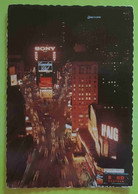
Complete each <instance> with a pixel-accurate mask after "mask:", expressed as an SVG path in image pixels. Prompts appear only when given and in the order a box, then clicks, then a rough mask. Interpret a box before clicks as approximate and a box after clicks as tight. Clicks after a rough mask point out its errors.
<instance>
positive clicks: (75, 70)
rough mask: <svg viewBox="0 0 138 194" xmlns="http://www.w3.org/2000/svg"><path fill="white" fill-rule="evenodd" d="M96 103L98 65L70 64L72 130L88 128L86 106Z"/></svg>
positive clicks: (88, 62)
mask: <svg viewBox="0 0 138 194" xmlns="http://www.w3.org/2000/svg"><path fill="white" fill-rule="evenodd" d="M91 103H96V104H97V103H98V63H97V62H94V61H76V62H73V63H72V129H73V130H76V129H77V128H87V127H88V106H89V104H91Z"/></svg>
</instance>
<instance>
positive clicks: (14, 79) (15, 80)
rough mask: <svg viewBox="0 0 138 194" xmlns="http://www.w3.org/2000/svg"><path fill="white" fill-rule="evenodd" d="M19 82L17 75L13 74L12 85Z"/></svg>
mask: <svg viewBox="0 0 138 194" xmlns="http://www.w3.org/2000/svg"><path fill="white" fill-rule="evenodd" d="M17 84H18V83H17V75H11V86H16V85H17Z"/></svg>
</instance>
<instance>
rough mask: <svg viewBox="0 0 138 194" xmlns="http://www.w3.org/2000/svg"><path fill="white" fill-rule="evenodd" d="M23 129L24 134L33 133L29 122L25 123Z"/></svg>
mask: <svg viewBox="0 0 138 194" xmlns="http://www.w3.org/2000/svg"><path fill="white" fill-rule="evenodd" d="M25 129H26V134H27V135H29V134H31V135H32V132H33V130H32V129H33V127H32V123H31V122H29V121H28V122H26V123H25Z"/></svg>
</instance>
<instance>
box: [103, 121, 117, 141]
mask: <svg viewBox="0 0 138 194" xmlns="http://www.w3.org/2000/svg"><path fill="white" fill-rule="evenodd" d="M101 134H102V136H103V137H106V138H108V139H111V140H114V141H118V129H117V128H114V127H111V126H109V125H105V124H102V131H101Z"/></svg>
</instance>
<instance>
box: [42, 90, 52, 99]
mask: <svg viewBox="0 0 138 194" xmlns="http://www.w3.org/2000/svg"><path fill="white" fill-rule="evenodd" d="M52 97H53V90H52V89H40V98H45V99H52Z"/></svg>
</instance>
